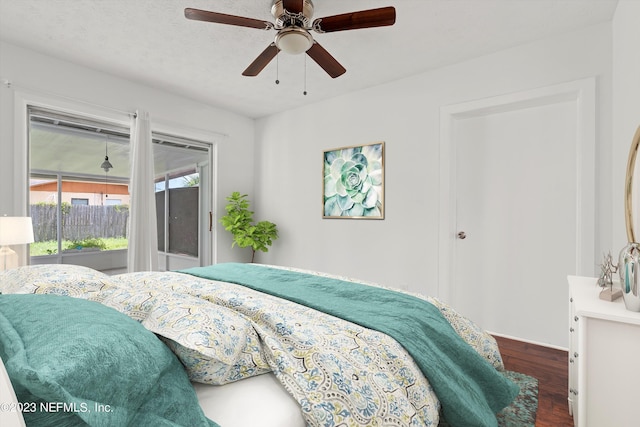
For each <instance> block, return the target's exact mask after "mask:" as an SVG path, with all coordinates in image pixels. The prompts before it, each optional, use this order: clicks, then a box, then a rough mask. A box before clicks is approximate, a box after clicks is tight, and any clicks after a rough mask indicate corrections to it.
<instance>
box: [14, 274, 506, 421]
mask: <svg viewBox="0 0 640 427" xmlns="http://www.w3.org/2000/svg"><path fill="white" fill-rule="evenodd" d="M341 279H342V280H345V278H341ZM347 280H348V279H347ZM23 283H26V282H23ZM20 286H22V289H13V290H12V291H13V292H33V293H59V294H65V295H71V296H75V297H80V298H87V299H92V300H96V301H100V302H101V303H103V304H105V305H108V306H111V307H113V308H115V309H117V310H119V311H121V312H123V313H126V314H128V315H129V316H130V317H132V318H134V319H136V320H138V321H140V322H141V323H142V324H143V325H144V326H145V327H147V328H148V329H149V330H151V331H153V332H154V333H156V334H157V335H159V336H160V337H161V338H162V339H163V340H165V342H166V343H167V344H168V345H169V347H170V348H171V349H172V350H173V351H174V352H175V353H176V354H177V355H178V357H179V358H180V360H181V361H182V363H183V364H184V366H185V368H186V369H187V372H188V374H189V376H190V378H191V379H192V380H193V381H197V382H203V383H210V384H225V383H228V382H231V381H237V380H241V379H243V378H247V377H250V376H253V375H259V374H261V373H265V372H268V371H273V372H274V373H275V375H276V376H277V378H278V379H279V380H280V382H281V383H282V384H283V386H284V387H285V388H286V389H287V391H288V392H289V393H290V394H291V395H292V396H293V397H294V398H295V399H296V400H297V401H298V403H299V404H300V407H301V410H302V412H303V415H304V417H305V419H306V421H307V422H308V424H309V425H310V426H314V427H315V426H324V427H332V426H354V427H355V426H415V427H418V426H437V425H438V420H439V412H440V403H439V401H438V399H437V397H436V395H435V393H434V391H433V389H432V387H431V385H430V384H429V382H428V381H427V379H426V378H425V376H424V375H423V374H422V372H421V371H420V369H419V368H418V366H417V365H416V363H415V362H414V360H413V359H412V358H411V356H410V355H409V354H408V353H407V352H406V351H405V349H404V348H403V347H402V346H401V345H400V344H398V343H397V342H396V341H395V340H394V339H392V338H390V337H389V336H387V335H385V334H382V333H380V332H376V331H373V330H370V329H366V328H363V327H361V326H358V325H356V324H354V323H351V322H347V321H344V320H341V319H338V318H336V317H333V316H330V315H327V314H325V313H322V312H319V311H316V310H313V309H310V308H307V307H305V306H302V305H299V304H296V303H293V302H289V301H286V300H283V299H280V298H277V297H274V296H269V295H266V294H263V293H260V292H257V291H254V290H251V289H248V288H245V287H242V286H238V285H235V284H232V283H226V282H220V281H212V280H206V279H202V278H198V277H194V276H190V275H186V274H182V273H177V272H144V273H127V274H122V275H119V276H112V277H108V278H106V277H105V278H101V279H100V280H97V281H96V280H94V281H75V283H73V284H71V283H69V280H66V281H64V284H62V283H61V282H60V281H56V280H48V281H46V282H45V281H43V282H40V283H35V284H32V285H28V286H24V285H19V286H18V287H20ZM421 298H423V299H425V300H427V301H429V302H431V303H432V304H434V305H435V306H436V307H438V308H439V309H440V311H441V312H442V314H443V315H444V316H445V317H446V318H447V320H449V322H450V323H451V325H452V326H453V328H454V329H455V330H456V332H458V334H459V335H460V336H462V338H463V339H464V340H465V341H467V342H468V343H469V344H470V345H471V346H472V347H473V348H474V349H476V351H478V352H479V353H480V354H481V355H482V356H483V357H484V358H485V359H486V360H488V361H489V362H490V363H492V364H493V365H494V366H495V367H496V369H502V368H503V366H502V360H501V358H500V354H499V351H498V348H497V345H496V343H495V340H494V339H493V338H492V337H491V336H490V335H488V334H486V333H484V332H483V331H482V330H480V329H479V328H478V327H477V326H476V325H474V324H473V323H472V322H470V321H468V320H467V319H465V318H464V317H462V316H460V315H458V314H457V313H456V312H455V311H454V310H452V309H451V308H450V307H448V306H446V305H445V304H443V303H441V302H439V301H438V300H436V299H433V298H424V297H421Z"/></svg>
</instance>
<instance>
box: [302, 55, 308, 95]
mask: <svg viewBox="0 0 640 427" xmlns="http://www.w3.org/2000/svg"><path fill="white" fill-rule="evenodd" d="M302 94H303V95H304V96H307V55H304V92H302Z"/></svg>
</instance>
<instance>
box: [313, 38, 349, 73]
mask: <svg viewBox="0 0 640 427" xmlns="http://www.w3.org/2000/svg"><path fill="white" fill-rule="evenodd" d="M307 55H309V56H310V57H311V59H313V60H314V61H316V63H317V64H318V65H319V66H320V67H322V69H323V70H325V71H326V72H327V74H329V75H330V76H331V77H333V78H334V79H335V78H336V77H339V76H341V75H343V74H344V73H345V72H346V71H347V70H346V69H345V68H344V67H343V66H342V65H340V63H339V62H338V61H336V59H335V58H334V57H333V56H331V54H330V53H329V52H327V50H326V49H325V48H323V47H322V46H320V45H319V44H318V42H314V43H313V46H311V47H310V48H309V50H307Z"/></svg>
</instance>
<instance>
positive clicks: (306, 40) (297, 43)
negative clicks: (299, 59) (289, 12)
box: [276, 27, 313, 55]
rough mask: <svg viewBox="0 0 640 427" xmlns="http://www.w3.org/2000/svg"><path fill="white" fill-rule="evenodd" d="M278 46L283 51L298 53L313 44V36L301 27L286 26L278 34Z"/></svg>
mask: <svg viewBox="0 0 640 427" xmlns="http://www.w3.org/2000/svg"><path fill="white" fill-rule="evenodd" d="M276 46H277V47H278V49H280V50H281V51H283V52H286V53H289V54H291V55H298V54H300V53H302V52H306V51H307V50H309V48H310V47H311V46H313V37H311V35H310V34H309V32H307V31H305V30H304V29H303V28H300V27H289V28H284V29H282V30H280V32H279V33H278V34H277V35H276Z"/></svg>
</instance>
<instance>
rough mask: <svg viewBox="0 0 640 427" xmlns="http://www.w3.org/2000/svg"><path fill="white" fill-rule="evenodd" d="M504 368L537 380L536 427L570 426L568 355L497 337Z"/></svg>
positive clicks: (571, 421) (571, 419)
mask: <svg viewBox="0 0 640 427" xmlns="http://www.w3.org/2000/svg"><path fill="white" fill-rule="evenodd" d="M495 338H496V341H497V342H498V346H499V347H500V352H501V353H502V358H503V360H504V365H505V368H506V369H508V370H510V371H517V372H522V373H523V374H526V375H529V376H532V377H534V378H537V379H538V413H537V416H536V427H569V426H573V418H572V417H571V415H569V407H568V404H567V396H568V385H567V383H568V367H567V352H566V351H562V350H557V349H554V348H549V347H543V346H539V345H535V344H530V343H526V342H522V341H515V340H512V339H507V338H502V337H498V336H496V337H495Z"/></svg>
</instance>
